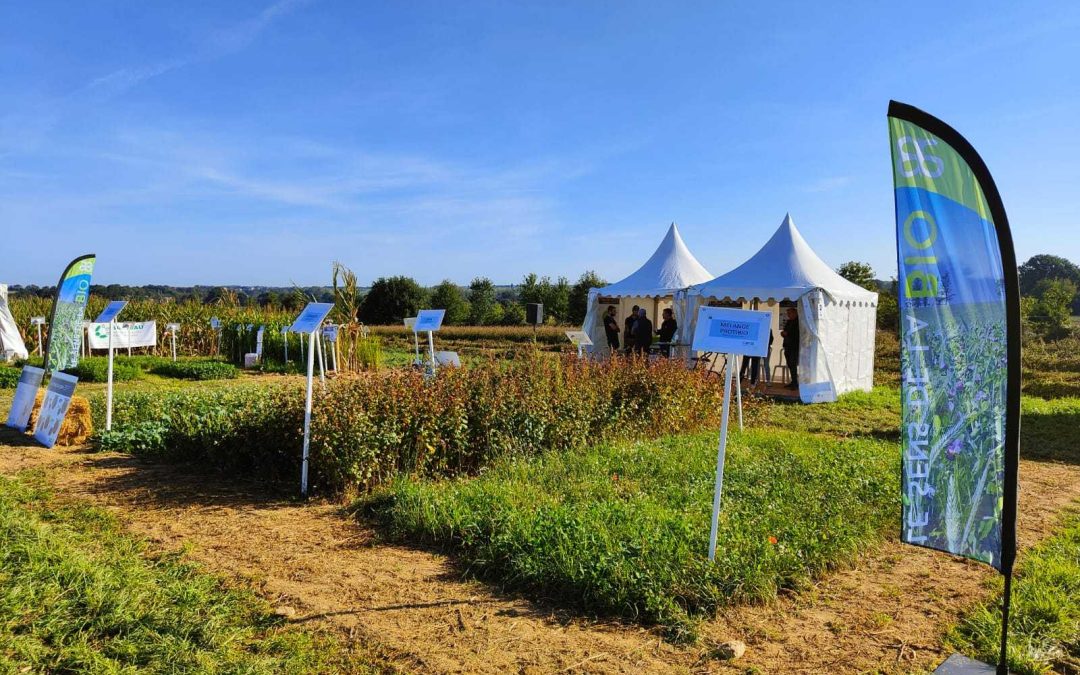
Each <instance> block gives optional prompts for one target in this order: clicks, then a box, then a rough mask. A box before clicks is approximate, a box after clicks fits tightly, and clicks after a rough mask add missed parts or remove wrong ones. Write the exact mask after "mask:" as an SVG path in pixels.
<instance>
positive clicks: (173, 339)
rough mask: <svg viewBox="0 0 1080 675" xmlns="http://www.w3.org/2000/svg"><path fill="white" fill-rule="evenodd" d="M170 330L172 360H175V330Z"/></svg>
mask: <svg viewBox="0 0 1080 675" xmlns="http://www.w3.org/2000/svg"><path fill="white" fill-rule="evenodd" d="M171 332H172V360H173V361H176V331H175V330H174V331H171Z"/></svg>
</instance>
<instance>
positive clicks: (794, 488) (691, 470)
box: [364, 431, 899, 638]
mask: <svg viewBox="0 0 1080 675" xmlns="http://www.w3.org/2000/svg"><path fill="white" fill-rule="evenodd" d="M898 463H899V456H898V454H897V448H896V445H895V444H894V443H882V442H877V441H870V440H865V439H864V440H849V441H838V440H833V439H827V438H824V437H821V436H813V435H805V434H797V433H790V432H778V431H768V432H765V431H750V432H745V433H737V432H736V433H734V434H733V435H732V438H731V442H730V443H729V446H728V460H727V466H726V472H725V479H724V497H723V506H722V509H721V518H720V531H719V542H720V545H719V548H718V551H717V559H716V561H715V563H710V562H709V560H708V558H707V556H706V553H707V548H708V539H709V520H710V511H711V505H712V493H713V477H714V473H715V470H716V433H715V432H710V433H704V434H698V435H695V436H682V437H666V438H664V439H662V440H660V441H652V442H647V441H636V442H619V443H600V444H597V445H594V446H592V447H590V448H587V449H579V450H574V451H570V452H548V453H545V454H543V455H540V456H536V457H530V458H512V457H507V458H504V459H502V460H500V461H498V462H496V463H494V464H493V465H492V466H491V467H489V468H488V470H486V471H485V472H484V473H483V474H482V475H480V476H479V477H476V478H463V479H455V480H440V481H418V480H415V479H412V478H408V477H403V478H398V479H396V480H395V481H393V482H392V483H391V484H390V485H389V486H388V487H386V488H384V489H380V490H378V491H376V492H375V493H374V494H373V495H372V496H371V497H369V498H367V499H366V500H365V502H364V506H365V507H366V509H365V510H366V512H367V513H370V514H373V515H375V516H376V517H377V518H379V519H380V520H382V522H383V523H384V524H385V525H386V526H387V527H388V528H389V531H390V532H391V533H392V534H393V535H396V536H397V537H401V538H404V539H408V540H413V541H419V542H427V543H431V544H434V545H436V546H439V547H442V548H444V549H448V550H452V551H454V552H455V553H456V554H457V556H458V557H459V559H460V560H461V561H462V562H463V563H464V564H465V565H466V566H467V567H468V568H469V570H471V571H473V572H476V573H478V574H479V575H481V576H483V577H487V578H491V579H493V580H495V581H497V582H499V583H502V584H506V585H509V586H512V587H520V588H526V589H530V590H532V591H534V592H537V593H540V594H542V595H543V596H544V597H547V598H553V599H558V600H560V601H562V602H565V603H568V604H570V605H572V606H578V607H581V608H583V609H585V610H588V611H594V612H598V613H601V614H615V615H620V616H624V617H627V618H631V619H637V620H641V621H644V622H647V623H654V622H655V623H660V624H663V625H665V626H666V627H667V628H668V629H670V631H671V633H672V635H673V636H674V637H676V638H683V637H689V636H691V635H692V633H693V629H694V617H698V616H701V615H707V614H708V613H710V612H712V611H714V610H715V609H716V608H717V607H719V606H721V605H723V604H726V603H730V602H736V601H742V600H758V601H760V600H767V599H769V598H772V597H774V596H775V594H776V591H777V589H779V588H787V587H793V586H799V585H801V584H803V583H805V582H806V581H808V580H810V579H812V578H813V577H815V576H817V575H819V574H821V573H822V572H824V571H825V570H828V569H830V568H833V567H836V566H837V565H840V564H843V563H845V562H846V561H849V560H851V559H852V558H853V557H854V556H855V554H856V553H857V552H859V551H861V550H863V549H865V548H866V547H867V546H869V545H871V544H873V543H874V542H876V541H878V540H879V538H880V535H881V533H882V532H883V530H884V529H885V528H886V526H887V525H890V524H895V521H896V514H897V513H898V509H899V487H898V482H899V480H898V469H899V466H898Z"/></svg>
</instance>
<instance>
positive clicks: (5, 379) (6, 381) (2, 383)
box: [0, 366, 22, 389]
mask: <svg viewBox="0 0 1080 675" xmlns="http://www.w3.org/2000/svg"><path fill="white" fill-rule="evenodd" d="M21 373H22V371H21V370H19V369H18V368H9V367H8V366H0V389H13V388H15V386H16V385H18V384H19V375H20V374H21Z"/></svg>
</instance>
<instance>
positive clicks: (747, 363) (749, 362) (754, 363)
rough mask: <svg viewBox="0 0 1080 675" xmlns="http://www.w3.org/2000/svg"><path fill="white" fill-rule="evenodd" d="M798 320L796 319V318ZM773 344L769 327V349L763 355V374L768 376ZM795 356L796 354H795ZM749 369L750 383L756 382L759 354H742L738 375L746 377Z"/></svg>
mask: <svg viewBox="0 0 1080 675" xmlns="http://www.w3.org/2000/svg"><path fill="white" fill-rule="evenodd" d="M796 321H798V319H796ZM772 345H773V332H772V329H771V328H770V329H769V351H768V354H767V355H766V356H765V376H766V377H768V376H769V366H768V363H769V356H768V355H769V354H772ZM796 356H797V355H796ZM747 370H749V371H750V384H757V382H758V375H759V374H760V373H761V357H760V356H744V357H743V359H742V368H740V369H739V377H740V378H741V379H744V380H745V379H746V372H747Z"/></svg>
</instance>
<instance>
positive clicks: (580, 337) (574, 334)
mask: <svg viewBox="0 0 1080 675" xmlns="http://www.w3.org/2000/svg"><path fill="white" fill-rule="evenodd" d="M566 337H567V339H568V340H570V342H571V343H572V344H573V345H574V346H575V347H588V346H590V345H592V343H593V341H592V338H590V337H589V334H588V333H586V332H585V331H583V330H568V331H566Z"/></svg>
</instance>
